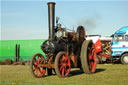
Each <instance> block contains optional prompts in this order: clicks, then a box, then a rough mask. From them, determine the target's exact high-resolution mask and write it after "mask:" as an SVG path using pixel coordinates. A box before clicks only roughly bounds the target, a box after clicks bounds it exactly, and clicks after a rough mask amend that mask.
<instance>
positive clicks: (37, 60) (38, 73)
mask: <svg viewBox="0 0 128 85" xmlns="http://www.w3.org/2000/svg"><path fill="white" fill-rule="evenodd" d="M44 61H45V58H44V56H42V54H39V53H38V54H35V55H34V56H33V57H32V59H31V61H30V68H31V71H32V73H33V75H34V76H35V77H38V78H41V77H43V76H44V74H45V72H46V67H40V65H41V64H44Z"/></svg>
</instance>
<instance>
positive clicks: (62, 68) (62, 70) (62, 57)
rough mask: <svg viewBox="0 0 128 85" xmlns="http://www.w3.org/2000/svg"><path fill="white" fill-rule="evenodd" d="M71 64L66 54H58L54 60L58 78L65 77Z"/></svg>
mask: <svg viewBox="0 0 128 85" xmlns="http://www.w3.org/2000/svg"><path fill="white" fill-rule="evenodd" d="M70 69H71V62H70V59H69V57H68V56H67V54H66V52H59V53H58V54H57V55H56V58H55V71H56V74H57V75H58V76H59V77H67V76H68V75H69V73H70Z"/></svg>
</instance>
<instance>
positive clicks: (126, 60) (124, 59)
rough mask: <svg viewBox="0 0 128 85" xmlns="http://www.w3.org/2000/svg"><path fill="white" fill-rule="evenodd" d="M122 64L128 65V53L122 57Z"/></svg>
mask: <svg viewBox="0 0 128 85" xmlns="http://www.w3.org/2000/svg"><path fill="white" fill-rule="evenodd" d="M121 63H122V64H128V53H126V54H123V55H122V56H121Z"/></svg>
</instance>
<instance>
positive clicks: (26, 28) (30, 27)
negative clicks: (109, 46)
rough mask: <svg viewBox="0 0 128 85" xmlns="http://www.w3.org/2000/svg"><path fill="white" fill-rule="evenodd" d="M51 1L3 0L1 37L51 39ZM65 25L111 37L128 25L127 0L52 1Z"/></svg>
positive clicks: (10, 38) (56, 13) (92, 33)
mask: <svg viewBox="0 0 128 85" xmlns="http://www.w3.org/2000/svg"><path fill="white" fill-rule="evenodd" d="M49 1H51V0H2V1H1V2H0V7H1V9H0V12H1V13H0V16H1V17H0V20H1V21H0V23H1V24H0V40H31V39H47V38H48V6H47V2H49ZM52 1H54V2H55V3H56V5H55V16H57V17H59V18H60V23H61V24H62V27H65V28H67V29H71V30H72V29H74V30H76V29H77V27H78V26H79V25H83V26H84V27H85V29H86V34H87V35H101V36H111V35H112V34H113V33H114V32H115V31H117V30H118V29H120V28H121V27H124V26H128V0H104V1H101V0H79V1H78V0H52Z"/></svg>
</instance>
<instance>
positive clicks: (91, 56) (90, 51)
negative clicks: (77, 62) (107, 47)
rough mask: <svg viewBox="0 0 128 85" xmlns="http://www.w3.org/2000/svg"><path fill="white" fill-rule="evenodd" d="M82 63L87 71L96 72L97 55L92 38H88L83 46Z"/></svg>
mask: <svg viewBox="0 0 128 85" xmlns="http://www.w3.org/2000/svg"><path fill="white" fill-rule="evenodd" d="M80 57H81V64H82V69H83V71H84V72H85V73H94V72H95V70H96V64H97V57H96V50H95V45H94V44H93V43H92V41H91V40H86V41H84V42H83V44H82V48H81V56H80Z"/></svg>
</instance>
